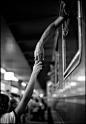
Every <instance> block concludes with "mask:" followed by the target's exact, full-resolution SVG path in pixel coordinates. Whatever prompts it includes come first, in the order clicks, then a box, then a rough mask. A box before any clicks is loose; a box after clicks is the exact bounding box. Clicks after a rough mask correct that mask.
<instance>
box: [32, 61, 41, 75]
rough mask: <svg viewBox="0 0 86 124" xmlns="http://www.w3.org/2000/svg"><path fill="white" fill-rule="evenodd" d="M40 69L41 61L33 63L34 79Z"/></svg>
mask: <svg viewBox="0 0 86 124" xmlns="http://www.w3.org/2000/svg"><path fill="white" fill-rule="evenodd" d="M41 69H42V62H41V61H35V64H34V66H33V71H32V75H33V76H34V77H36V76H37V75H38V73H39V72H40V70H41Z"/></svg>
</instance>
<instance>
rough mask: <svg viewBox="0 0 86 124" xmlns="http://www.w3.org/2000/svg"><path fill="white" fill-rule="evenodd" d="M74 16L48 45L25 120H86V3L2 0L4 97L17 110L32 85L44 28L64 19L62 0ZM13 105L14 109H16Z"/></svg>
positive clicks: (23, 123) (57, 123)
mask: <svg viewBox="0 0 86 124" xmlns="http://www.w3.org/2000/svg"><path fill="white" fill-rule="evenodd" d="M62 2H63V3H65V4H67V6H68V5H69V6H72V5H73V7H74V8H73V9H74V11H75V13H74V14H75V15H74V16H73V17H72V18H68V19H67V20H66V21H64V22H63V23H62V24H61V25H60V26H59V27H58V29H57V31H56V33H55V34H54V35H53V36H52V37H51V38H50V39H49V40H48V41H47V42H46V43H45V44H44V61H43V63H42V64H43V68H42V70H41V72H40V73H39V75H38V76H37V80H36V83H35V87H34V90H33V94H32V96H31V99H30V101H29V102H28V104H27V106H26V108H25V112H24V113H23V114H22V116H21V118H20V122H19V124H48V123H49V124H83V123H84V124H85V122H86V121H85V96H86V93H85V81H86V76H85V67H86V65H85V48H86V41H85V40H86V35H85V29H86V24H85V23H86V22H85V21H86V13H85V12H86V8H85V5H86V2H85V1H81V0H80V1H74V0H72V1H71V2H70V1H69V2H67V1H65V0H63V1H61V0H58V1H26V0H22V1H19V0H18V1H4V0H3V1H2V3H1V65H0V67H1V71H0V73H1V77H0V79H1V84H0V92H1V93H0V94H2V95H0V100H1V97H3V100H4V101H6V98H5V96H3V94H4V95H6V97H7V96H8V97H9V98H10V102H11V103H12V107H13V108H15V107H16V106H17V105H18V103H19V102H20V100H21V99H22V96H23V95H24V92H25V89H26V87H27V85H28V82H29V79H30V76H31V72H32V69H33V65H34V50H35V47H36V44H37V42H38V41H39V39H40V37H41V35H42V33H43V32H44V30H45V29H46V28H47V27H48V26H49V24H50V23H52V22H53V21H54V20H55V19H56V18H58V17H59V16H60V15H59V14H60V11H61V3H62ZM13 108H10V111H11V110H12V109H13Z"/></svg>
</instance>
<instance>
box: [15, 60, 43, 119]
mask: <svg viewBox="0 0 86 124" xmlns="http://www.w3.org/2000/svg"><path fill="white" fill-rule="evenodd" d="M41 64H42V63H41V62H39V63H37V62H35V64H34V67H33V71H32V74H31V77H30V80H29V83H28V85H27V87H26V90H25V93H24V95H23V97H22V99H21V101H20V103H19V104H18V106H17V107H16V109H15V112H16V114H17V116H18V117H20V116H21V114H22V113H23V112H24V110H25V107H26V105H27V103H28V102H29V100H30V97H31V95H32V93H33V89H34V85H35V79H36V77H37V75H38V73H39V72H40V70H41V69H42V65H41Z"/></svg>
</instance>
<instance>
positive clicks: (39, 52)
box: [34, 42, 44, 61]
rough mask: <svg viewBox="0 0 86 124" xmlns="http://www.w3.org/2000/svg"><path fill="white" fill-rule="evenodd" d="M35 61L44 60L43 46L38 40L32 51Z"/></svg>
mask: <svg viewBox="0 0 86 124" xmlns="http://www.w3.org/2000/svg"><path fill="white" fill-rule="evenodd" d="M34 57H35V61H42V60H44V48H43V45H42V43H41V42H38V43H37V45H36V49H35V51H34Z"/></svg>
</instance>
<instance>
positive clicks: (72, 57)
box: [63, 4, 81, 78]
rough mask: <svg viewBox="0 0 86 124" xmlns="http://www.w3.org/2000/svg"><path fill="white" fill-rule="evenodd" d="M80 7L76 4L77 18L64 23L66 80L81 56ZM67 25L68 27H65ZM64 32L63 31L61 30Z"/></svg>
mask: <svg viewBox="0 0 86 124" xmlns="http://www.w3.org/2000/svg"><path fill="white" fill-rule="evenodd" d="M79 9H80V7H79V4H78V8H77V10H78V14H77V15H78V16H77V17H73V18H71V19H69V20H68V21H66V22H64V24H63V29H65V28H64V26H65V25H66V26H68V27H67V31H66V33H67V34H66V35H65V34H64V35H63V44H64V49H63V50H64V52H63V53H64V59H63V60H64V62H63V63H64V64H63V70H64V78H66V77H67V76H68V75H69V74H70V73H71V72H72V71H73V70H74V69H75V68H76V67H77V65H78V64H79V62H80V55H81V23H80V10H79ZM67 23H68V25H67ZM63 31H64V30H63Z"/></svg>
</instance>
